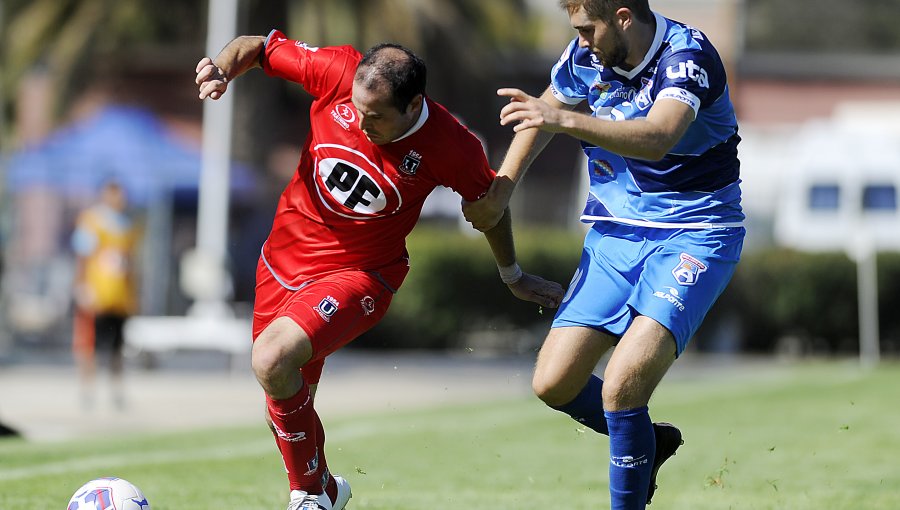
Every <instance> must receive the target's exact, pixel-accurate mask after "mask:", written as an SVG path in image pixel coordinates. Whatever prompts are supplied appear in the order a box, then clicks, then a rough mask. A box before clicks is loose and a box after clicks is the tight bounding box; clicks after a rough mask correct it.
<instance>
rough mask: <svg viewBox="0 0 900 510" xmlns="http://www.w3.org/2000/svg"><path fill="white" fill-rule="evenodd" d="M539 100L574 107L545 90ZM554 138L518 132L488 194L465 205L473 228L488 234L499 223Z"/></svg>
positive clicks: (537, 131)
mask: <svg viewBox="0 0 900 510" xmlns="http://www.w3.org/2000/svg"><path fill="white" fill-rule="evenodd" d="M501 90H507V89H501ZM498 92H499V91H498ZM540 100H541V101H544V102H546V103H547V104H548V105H549V106H550V107H551V108H554V109H561V110H565V109H571V108H573V107H574V106H572V105H567V104H565V103H562V102H560V101H559V100H557V99H556V97H554V96H553V94H552V93H551V92H550V89H549V88H547V90H545V91H544V93H543V94H542V95H541V97H540ZM551 138H553V133H551V132H548V131H544V130H540V129H522V130H520V131H518V132H517V133H516V135H515V137H513V140H512V142H511V143H510V145H509V149H507V151H506V156H505V157H504V158H503V164H502V165H501V166H500V170H499V171H498V172H497V177H496V178H495V179H494V182H493V183H492V184H491V187H490V189H488V192H487V193H485V195H484V197H482V198H481V199H479V200H477V201H475V202H463V214H464V215H465V217H466V220H468V221H469V223H471V224H472V226H473V227H475V228H476V229H478V230H481V231H485V230H487V229H490V228H493V227H494V225H496V224H497V222H498V221H500V218H501V216H503V210H504V209H506V206H507V205H509V199H510V197H512V194H513V191H515V189H516V185H517V184H518V183H519V181H520V180H522V177H523V176H524V175H525V172H527V171H528V168H529V167H530V166H531V163H532V162H533V161H534V159H535V158H536V157H537V156H538V155H539V154H540V153H541V151H543V150H544V147H546V146H547V143H548V142H549V141H550V139H551Z"/></svg>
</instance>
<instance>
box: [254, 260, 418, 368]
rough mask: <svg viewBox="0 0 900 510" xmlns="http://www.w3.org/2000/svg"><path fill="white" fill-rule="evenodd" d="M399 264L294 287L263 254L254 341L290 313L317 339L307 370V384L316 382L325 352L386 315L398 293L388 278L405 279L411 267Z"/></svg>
mask: <svg viewBox="0 0 900 510" xmlns="http://www.w3.org/2000/svg"><path fill="white" fill-rule="evenodd" d="M395 266H396V267H390V268H388V269H387V270H386V271H385V272H384V273H385V274H384V275H382V274H380V273H377V272H369V271H360V270H357V269H351V270H347V271H339V272H335V273H328V274H326V275H322V276H318V277H316V278H314V279H311V280H309V281H307V282H306V283H304V284H303V285H302V286H301V287H300V288H299V289H297V290H290V289H286V288H285V287H283V286H282V285H281V284H280V283H279V282H278V280H276V279H275V277H274V276H273V275H272V273H271V272H270V271H269V268H268V267H266V264H265V263H264V262H263V260H262V258H260V261H259V265H258V266H257V268H256V302H255V303H254V305H253V340H254V341H255V340H256V338H257V337H259V335H260V333H262V332H263V330H264V329H265V328H266V327H267V326H268V325H269V324H270V323H271V322H272V321H274V320H275V319H277V318H279V317H290V318H291V320H293V321H294V322H296V323H297V325H298V326H300V327H301V328H303V331H305V332H306V335H307V336H308V337H309V338H310V340H311V342H312V348H313V354H312V358H311V359H310V360H309V361H308V362H307V363H306V365H304V366H303V369H302V371H303V378H304V380H305V381H306V382H307V383H308V384H317V383H318V382H319V378H320V377H321V375H322V368H323V366H324V364H325V357H326V356H328V355H329V354H331V353H333V352H334V351H336V350H338V349H340V348H341V347H343V346H345V345H347V344H348V343H350V342H351V341H352V340H353V339H355V338H356V337H358V336H359V335H361V334H362V333H364V332H365V331H367V330H368V329H370V328H371V327H372V326H374V325H375V324H377V323H378V321H380V320H381V318H382V317H384V314H385V313H386V312H387V309H388V305H390V303H391V299H392V298H393V297H394V291H393V290H391V289H390V288H389V287H388V283H387V282H392V283H393V282H402V281H403V278H404V277H405V276H406V272H407V271H408V270H409V266H408V264H407V262H406V261H405V260H404V261H402V262H399V263H398V264H396V265H395ZM385 277H386V278H387V280H386V279H385ZM398 285H399V284H398Z"/></svg>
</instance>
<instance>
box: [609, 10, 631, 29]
mask: <svg viewBox="0 0 900 510" xmlns="http://www.w3.org/2000/svg"><path fill="white" fill-rule="evenodd" d="M632 18H634V14H633V13H632V12H631V9H629V8H628V7H620V8H619V9H618V10H617V11H616V14H615V16H613V22H614V23H615V24H617V25H619V28H621V29H622V30H624V29H626V28H627V27H628V25H631V22H632V21H633V19H632Z"/></svg>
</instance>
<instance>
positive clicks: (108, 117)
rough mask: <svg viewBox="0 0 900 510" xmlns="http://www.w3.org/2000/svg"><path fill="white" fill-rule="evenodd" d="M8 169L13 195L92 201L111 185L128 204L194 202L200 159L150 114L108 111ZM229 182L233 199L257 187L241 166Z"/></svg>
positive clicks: (17, 158)
mask: <svg viewBox="0 0 900 510" xmlns="http://www.w3.org/2000/svg"><path fill="white" fill-rule="evenodd" d="M8 163H9V164H8V167H7V173H6V182H7V190H8V191H10V192H12V193H15V192H17V191H22V190H25V189H28V188H29V187H32V186H51V187H53V188H54V189H56V190H57V191H58V192H59V193H61V194H63V195H70V196H91V195H93V194H94V193H96V190H97V189H98V188H99V186H100V184H102V183H103V182H104V181H107V180H111V179H112V180H116V181H118V182H119V183H120V184H121V185H122V186H123V187H124V188H125V190H126V191H127V193H128V197H129V200H130V201H131V202H132V203H135V204H146V203H147V202H148V201H149V200H150V199H151V198H152V197H153V196H154V194H158V193H162V192H170V193H177V194H179V195H183V194H186V193H190V194H193V195H194V197H196V192H197V189H198V187H199V182H200V166H201V156H200V151H199V149H193V148H191V147H189V146H187V145H186V144H184V143H183V142H180V141H179V140H177V139H176V138H175V136H174V135H173V134H172V133H171V132H170V131H169V130H168V129H167V128H166V127H165V125H163V123H162V122H161V121H160V120H159V119H158V118H157V117H156V116H155V115H154V114H153V113H151V112H150V111H148V110H145V109H142V108H137V107H129V106H108V107H106V108H104V109H102V110H100V111H98V112H97V113H96V114H95V115H94V116H92V117H90V118H88V119H86V120H84V121H81V122H79V123H76V124H73V125H71V126H68V127H65V128H62V129H59V130H57V131H55V132H54V133H53V134H51V135H50V137H48V138H47V139H46V140H45V141H43V142H42V143H40V144H38V145H36V146H34V147H30V148H27V149H25V150H23V151H21V152H18V153H16V154H14V155H13V156H12V157H11V158H10V160H9V162H8ZM230 180H231V191H232V193H233V194H238V195H242V194H245V193H248V192H250V191H251V190H252V189H253V187H254V184H255V183H254V178H253V172H252V171H251V170H250V169H249V168H248V167H246V166H244V165H240V164H232V168H231V176H230ZM195 200H196V198H195Z"/></svg>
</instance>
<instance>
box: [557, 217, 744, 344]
mask: <svg viewBox="0 0 900 510" xmlns="http://www.w3.org/2000/svg"><path fill="white" fill-rule="evenodd" d="M744 234H745V230H744V229H743V228H741V227H735V228H722V229H707V230H697V229H659V228H640V227H633V226H629V225H622V224H618V223H612V222H608V221H601V222H596V223H595V224H594V226H593V227H592V228H591V230H590V231H588V234H587V236H586V237H585V239H584V251H582V254H581V262H580V263H579V264H578V270H577V271H575V276H574V277H573V278H572V282H571V283H570V284H569V289H568V291H567V292H566V295H565V297H564V298H563V301H562V303H561V304H560V306H559V310H558V311H557V313H556V317H555V318H554V319H553V324H552V326H551V327H554V328H559V327H567V326H582V327H588V328H592V329H596V330H599V331H602V332H605V333H608V334H610V335H612V336H614V337H618V338H621V337H622V335H624V334H625V330H627V329H628V327H629V326H630V325H631V321H632V320H633V319H634V317H635V316H637V315H645V316H647V317H650V318H652V319H654V320H655V321H657V322H659V323H660V324H662V325H663V326H665V327H666V328H667V329H668V330H669V331H670V332H671V333H672V335H673V336H674V337H675V342H676V343H677V352H676V355H677V356H680V355H681V353H682V352H684V348H685V347H686V346H687V343H688V341H689V340H690V339H691V337H692V336H693V335H694V333H696V331H697V328H699V327H700V323H701V322H703V318H704V317H705V316H706V313H707V312H709V309H710V308H711V307H712V305H713V303H714V302H715V301H716V299H717V298H718V297H719V295H720V294H721V293H722V291H723V290H725V287H726V285H728V281H729V280H731V275H732V274H734V269H735V266H736V265H737V262H738V260H739V259H740V255H741V247H742V246H743V244H744Z"/></svg>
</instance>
